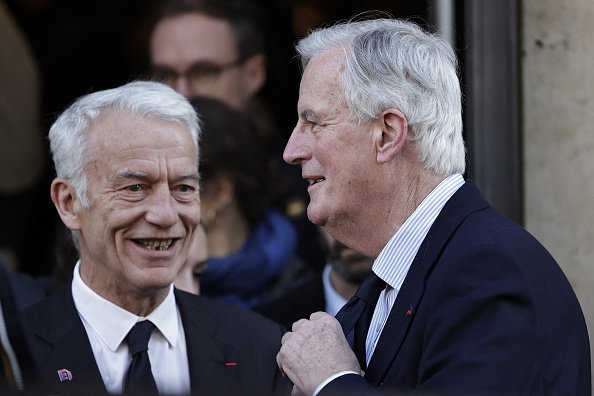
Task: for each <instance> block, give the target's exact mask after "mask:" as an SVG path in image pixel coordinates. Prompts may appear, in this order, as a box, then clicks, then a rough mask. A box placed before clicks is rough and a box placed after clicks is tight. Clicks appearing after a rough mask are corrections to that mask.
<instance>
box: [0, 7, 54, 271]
mask: <svg viewBox="0 0 594 396" xmlns="http://www.w3.org/2000/svg"><path fill="white" fill-rule="evenodd" d="M40 102H41V76H40V70H39V65H38V62H37V59H36V56H35V54H34V52H33V50H32V48H31V46H30V43H29V40H28V39H27V36H26V35H25V34H24V32H23V30H22V29H21V27H20V26H19V25H18V23H17V21H16V20H15V18H14V16H13V14H12V12H11V10H10V9H9V8H8V7H7V6H6V5H5V3H4V2H0V207H2V208H3V210H2V211H1V213H0V254H3V255H4V260H5V265H6V267H7V268H8V269H11V270H13V271H21V272H27V273H29V274H31V275H34V276H37V275H40V274H41V273H43V270H44V267H47V266H49V264H50V263H49V261H50V257H51V249H52V243H51V239H50V238H48V237H47V235H48V234H49V233H50V232H52V231H53V229H54V226H55V224H57V218H56V217H55V216H54V215H53V214H52V213H51V212H50V209H51V207H50V202H48V201H49V200H48V199H47V188H48V186H49V184H46V183H48V181H49V180H51V166H50V165H49V156H48V155H47V150H48V147H47V144H46V143H45V141H44V132H43V128H42V111H41V103H40ZM32 246H33V247H34V248H31V247H32Z"/></svg>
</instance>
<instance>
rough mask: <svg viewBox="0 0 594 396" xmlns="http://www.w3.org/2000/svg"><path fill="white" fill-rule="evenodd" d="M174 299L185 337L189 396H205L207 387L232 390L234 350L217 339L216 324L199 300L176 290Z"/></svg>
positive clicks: (233, 381) (234, 372) (207, 390)
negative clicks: (223, 385) (198, 395)
mask: <svg viewBox="0 0 594 396" xmlns="http://www.w3.org/2000/svg"><path fill="white" fill-rule="evenodd" d="M175 298H176V302H177V305H178V307H179V310H180V314H181V317H182V323H183V326H184V333H185V335H186V346H187V350H188V363H189V369H190V387H191V391H192V394H193V395H197V394H209V391H210V390H209V389H208V386H209V384H210V385H212V384H217V385H216V386H217V387H220V384H225V386H229V388H232V387H233V385H234V384H235V382H236V376H235V374H236V370H235V365H234V363H236V358H235V348H234V347H233V346H232V345H228V344H226V343H224V342H221V341H220V340H218V339H217V337H216V334H217V328H218V321H217V320H216V318H215V317H214V316H212V315H211V314H210V312H209V310H208V309H207V308H206V307H201V305H202V304H201V301H202V300H201V299H202V298H203V297H196V296H192V295H188V294H187V293H184V292H180V291H179V290H177V289H176V290H175Z"/></svg>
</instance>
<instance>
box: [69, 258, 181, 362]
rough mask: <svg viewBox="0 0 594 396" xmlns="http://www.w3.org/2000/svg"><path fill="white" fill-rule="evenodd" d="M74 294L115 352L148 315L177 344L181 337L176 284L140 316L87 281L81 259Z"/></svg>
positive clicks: (83, 313)
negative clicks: (115, 301) (145, 315)
mask: <svg viewBox="0 0 594 396" xmlns="http://www.w3.org/2000/svg"><path fill="white" fill-rule="evenodd" d="M72 296H73V298H74V304H75V305H76V309H77V310H78V313H79V315H80V316H82V317H83V318H84V319H85V320H86V321H87V322H88V323H89V325H90V326H91V327H92V328H93V329H94V330H95V331H96V332H97V334H98V335H99V337H101V339H102V340H103V341H104V342H105V343H106V344H107V345H108V347H109V348H110V349H111V350H112V351H113V352H115V350H116V349H117V348H118V347H119V346H120V344H121V343H122V341H123V340H124V339H125V338H126V335H127V334H128V332H129V331H130V329H132V327H133V326H134V325H135V324H136V322H139V321H142V320H145V319H148V320H150V321H151V322H152V323H153V324H154V325H155V327H156V328H157V329H159V331H160V332H161V333H162V334H163V336H164V337H165V338H166V339H167V341H168V342H169V344H170V345H171V346H172V347H174V346H175V345H176V343H177V340H178V319H179V311H178V310H177V305H176V303H175V295H174V293H173V285H171V286H170V287H169V292H168V293H167V296H166V297H165V299H164V300H163V302H161V304H159V306H158V307H157V308H155V309H154V310H153V311H152V312H151V313H150V314H149V315H148V316H147V317H146V318H144V317H140V316H137V315H135V314H133V313H131V312H128V311H126V310H125V309H123V308H121V307H119V306H117V305H116V304H114V303H112V302H111V301H108V300H106V299H105V298H103V297H101V296H100V295H99V294H97V293H96V292H95V291H93V290H92V289H91V288H90V287H89V286H87V285H86V284H85V282H84V281H83V280H82V278H81V276H80V260H79V261H78V263H76V266H75V267H74V275H73V280H72Z"/></svg>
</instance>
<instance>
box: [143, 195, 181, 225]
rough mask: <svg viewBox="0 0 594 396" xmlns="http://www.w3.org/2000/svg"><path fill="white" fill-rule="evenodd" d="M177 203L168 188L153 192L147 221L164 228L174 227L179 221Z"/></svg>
mask: <svg viewBox="0 0 594 396" xmlns="http://www.w3.org/2000/svg"><path fill="white" fill-rule="evenodd" d="M175 203H176V201H175V198H174V197H173V196H172V195H171V191H170V190H169V187H168V186H167V187H160V188H158V189H156V190H153V192H152V193H151V197H150V200H149V205H150V207H149V209H148V210H147V213H146V220H147V221H148V222H149V223H151V224H155V225H157V226H159V227H162V228H168V227H172V226H173V225H174V224H175V223H176V222H177V219H178V214H177V211H176V209H175V207H176V206H175Z"/></svg>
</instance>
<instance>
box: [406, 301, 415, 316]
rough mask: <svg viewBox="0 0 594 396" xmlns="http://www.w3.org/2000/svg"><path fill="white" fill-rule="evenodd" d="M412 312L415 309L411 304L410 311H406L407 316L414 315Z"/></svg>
mask: <svg viewBox="0 0 594 396" xmlns="http://www.w3.org/2000/svg"><path fill="white" fill-rule="evenodd" d="M412 311H413V309H412V304H411V305H410V308H409V309H408V311H406V316H410V315H412Z"/></svg>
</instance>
